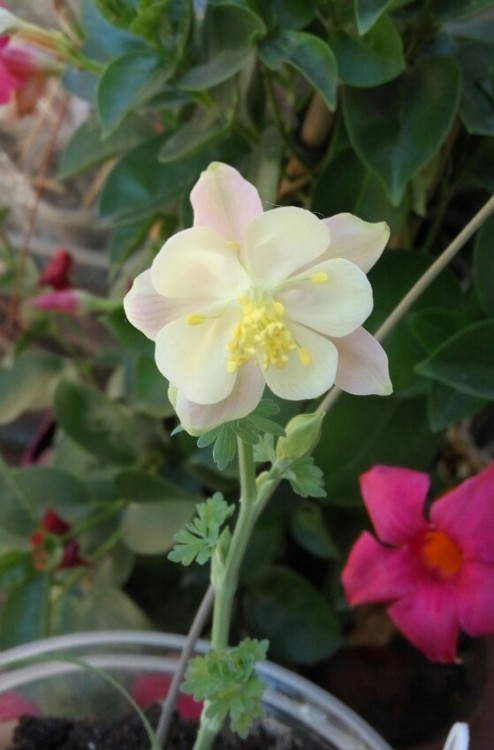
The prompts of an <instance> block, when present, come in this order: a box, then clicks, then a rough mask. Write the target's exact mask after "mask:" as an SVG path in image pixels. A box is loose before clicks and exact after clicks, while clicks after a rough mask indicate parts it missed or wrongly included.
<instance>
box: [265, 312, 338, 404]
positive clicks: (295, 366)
mask: <svg viewBox="0 0 494 750" xmlns="http://www.w3.org/2000/svg"><path fill="white" fill-rule="evenodd" d="M288 327H289V329H290V331H291V333H292V335H293V337H294V340H295V342H296V344H297V346H298V347H299V348H300V349H302V350H304V353H307V354H308V356H309V359H310V361H309V362H308V363H307V364H304V363H303V362H302V358H301V356H300V353H299V351H298V350H293V351H291V352H289V354H288V362H287V364H286V365H285V367H275V366H271V367H268V369H267V370H265V371H264V377H265V378H266V383H267V384H268V386H269V387H270V388H271V390H272V391H273V393H275V394H276V395H277V396H280V398H285V399H288V400H289V401H297V400H299V399H310V398H318V397H319V396H322V394H323V393H326V391H328V390H329V389H330V388H331V386H332V385H333V384H334V379H335V375H336V367H337V363H338V352H337V350H336V347H335V345H334V344H333V343H332V342H331V341H330V340H329V339H327V338H325V337H324V336H321V335H320V334H319V333H315V332H314V331H311V330H309V329H308V328H305V327H304V326H300V325H297V324H296V323H290V324H289V325H288Z"/></svg>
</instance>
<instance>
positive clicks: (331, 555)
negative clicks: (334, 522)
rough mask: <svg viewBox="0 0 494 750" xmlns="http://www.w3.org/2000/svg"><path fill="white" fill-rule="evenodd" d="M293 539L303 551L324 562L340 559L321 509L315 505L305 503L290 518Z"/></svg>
mask: <svg viewBox="0 0 494 750" xmlns="http://www.w3.org/2000/svg"><path fill="white" fill-rule="evenodd" d="M289 520H290V531H291V532H292V535H293V538H294V539H295V540H296V541H297V542H298V544H300V546H301V547H303V549H305V550H307V552H310V554H311V555H314V556H315V557H319V558H320V559H322V560H334V559H337V558H338V557H339V551H338V547H337V546H336V544H335V543H334V541H333V539H332V537H331V534H330V533H329V530H328V527H327V524H326V521H325V520H324V516H323V514H322V511H321V509H320V508H319V506H318V505H316V504H315V503H310V502H308V503H303V504H302V505H301V506H300V507H299V508H297V510H296V511H295V513H292V514H291V515H290V517H289Z"/></svg>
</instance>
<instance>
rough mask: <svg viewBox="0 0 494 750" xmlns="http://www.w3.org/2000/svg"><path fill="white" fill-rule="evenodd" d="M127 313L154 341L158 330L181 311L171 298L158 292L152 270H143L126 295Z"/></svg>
mask: <svg viewBox="0 0 494 750" xmlns="http://www.w3.org/2000/svg"><path fill="white" fill-rule="evenodd" d="M123 305H124V310H125V314H126V316H127V318H128V320H129V321H130V322H131V323H132V325H133V326H134V327H135V328H137V329H138V330H139V331H141V332H142V333H143V334H144V335H145V336H147V337H148V338H149V339H151V340H152V341H155V339H156V336H157V335H158V332H159V331H160V330H161V329H162V328H163V326H165V325H166V324H167V323H169V322H170V321H171V320H173V319H174V318H175V317H176V316H177V314H178V313H179V312H180V310H179V308H178V306H176V305H174V304H173V302H172V301H171V300H167V299H165V297H163V296H162V295H161V294H158V293H157V292H156V290H155V288H154V286H153V284H152V282H151V271H150V270H147V271H143V273H141V274H139V276H137V278H136V279H135V280H134V283H133V285H132V288H131V289H130V291H129V292H127V294H126V295H125V297H124V301H123Z"/></svg>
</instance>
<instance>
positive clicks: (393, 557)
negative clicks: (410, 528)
mask: <svg viewBox="0 0 494 750" xmlns="http://www.w3.org/2000/svg"><path fill="white" fill-rule="evenodd" d="M416 574H417V563H416V561H415V559H414V557H413V556H412V555H410V553H409V552H408V550H404V549H395V548H391V547H385V546H384V545H383V544H381V543H380V542H378V541H377V540H376V539H375V538H374V537H373V536H372V535H371V534H370V533H369V532H368V531H364V532H363V534H361V535H360V537H359V538H358V539H357V541H356V543H355V544H354V546H353V547H352V549H351V551H350V555H349V557H348V561H347V564H346V565H345V568H344V570H343V573H342V582H343V586H344V589H345V594H346V597H347V599H348V601H349V603H350V604H352V605H353V604H369V603H372V602H389V601H392V600H394V599H397V598H399V597H402V596H404V595H406V594H409V593H410V592H412V591H413V590H414V588H415V585H416V578H417V575H416Z"/></svg>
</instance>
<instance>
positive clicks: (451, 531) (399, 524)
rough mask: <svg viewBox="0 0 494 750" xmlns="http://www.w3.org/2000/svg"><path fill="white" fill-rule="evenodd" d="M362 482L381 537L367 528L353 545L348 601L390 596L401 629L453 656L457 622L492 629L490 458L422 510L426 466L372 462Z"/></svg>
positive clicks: (493, 476)
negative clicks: (418, 468)
mask: <svg viewBox="0 0 494 750" xmlns="http://www.w3.org/2000/svg"><path fill="white" fill-rule="evenodd" d="M360 487H361V491H362V496H363V499H364V502H365V505H366V507H367V510H368V512H369V514H370V516H371V519H372V522H373V524H374V527H375V529H376V532H377V535H378V538H379V540H377V539H375V538H374V537H373V536H372V535H371V534H370V533H369V532H367V531H365V532H364V533H363V534H362V535H361V536H360V537H359V539H358V540H357V542H356V543H355V545H354V547H353V548H352V550H351V552H350V555H349V559H348V562H347V564H346V566H345V569H344V570H343V586H344V588H345V592H346V595H347V598H348V601H349V602H350V604H352V605H354V604H364V603H370V602H386V603H389V607H388V613H389V615H390V617H391V618H392V620H393V621H394V623H395V625H396V626H397V627H398V628H399V630H401V632H402V633H403V634H404V635H405V636H406V637H407V638H408V639H409V640H410V641H411V642H412V643H413V644H414V645H415V646H416V647H417V648H418V649H420V650H421V651H423V653H424V654H425V655H426V656H427V657H428V658H430V659H433V660H436V661H442V662H449V661H454V659H455V657H456V648H457V639H458V634H459V632H460V630H463V631H464V632H465V633H467V634H469V635H470V636H475V637H479V636H487V635H493V634H494V541H493V540H494V463H492V464H491V465H490V466H488V467H487V468H486V469H485V470H484V471H482V472H481V473H480V474H478V475H477V476H475V477H472V478H471V479H467V480H466V481H464V482H463V483H462V484H460V485H459V486H458V487H456V488H455V489H453V490H451V491H450V492H447V493H446V494H445V495H443V496H442V497H440V498H439V499H438V500H436V501H435V502H434V503H432V506H431V508H430V511H429V513H428V514H427V516H426V515H425V500H426V496H427V493H428V490H429V477H428V476H427V474H423V473H421V472H418V471H412V470H410V469H402V468H396V467H389V466H374V467H373V468H372V469H370V470H369V471H368V472H366V473H365V474H363V475H362V476H361V478H360Z"/></svg>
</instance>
